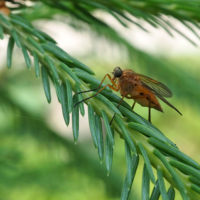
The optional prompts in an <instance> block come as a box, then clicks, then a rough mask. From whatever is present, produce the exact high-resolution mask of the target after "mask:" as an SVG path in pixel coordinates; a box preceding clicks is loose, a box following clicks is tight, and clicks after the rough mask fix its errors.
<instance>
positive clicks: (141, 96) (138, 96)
mask: <svg viewBox="0 0 200 200" xmlns="http://www.w3.org/2000/svg"><path fill="white" fill-rule="evenodd" d="M126 98H127V99H142V98H147V100H148V101H149V119H148V120H149V122H150V123H151V97H150V95H148V94H144V95H137V96H133V97H128V96H126ZM134 104H135V103H134ZM134 104H133V106H134Z"/></svg>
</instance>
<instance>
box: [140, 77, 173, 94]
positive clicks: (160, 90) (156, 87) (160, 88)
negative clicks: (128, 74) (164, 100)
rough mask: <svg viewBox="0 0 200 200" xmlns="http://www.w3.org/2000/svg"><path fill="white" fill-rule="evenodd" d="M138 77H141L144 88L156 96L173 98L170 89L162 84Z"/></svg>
mask: <svg viewBox="0 0 200 200" xmlns="http://www.w3.org/2000/svg"><path fill="white" fill-rule="evenodd" d="M136 75H137V76H139V77H140V81H141V83H142V86H143V87H145V88H146V89H148V90H150V91H151V92H153V93H154V94H155V95H158V96H162V97H172V92H171V91H170V89H169V88H168V87H166V86H165V85H163V84H162V83H160V82H158V81H156V80H154V79H151V78H149V77H147V76H144V75H141V74H136Z"/></svg>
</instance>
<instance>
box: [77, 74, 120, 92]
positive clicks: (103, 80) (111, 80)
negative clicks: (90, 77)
mask: <svg viewBox="0 0 200 200" xmlns="http://www.w3.org/2000/svg"><path fill="white" fill-rule="evenodd" d="M107 76H108V78H109V79H110V81H111V82H112V84H113V85H114V87H117V85H116V83H115V82H114V81H113V80H112V78H111V76H110V75H109V74H106V75H105V76H104V77H103V79H102V81H101V83H100V84H99V86H98V87H97V88H95V89H91V90H87V91H82V92H78V93H76V94H75V95H77V94H81V93H85V92H91V91H95V90H98V89H99V88H100V87H101V85H102V84H103V82H104V80H105V79H106V77H107Z"/></svg>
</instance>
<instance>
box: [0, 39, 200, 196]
mask: <svg viewBox="0 0 200 200" xmlns="http://www.w3.org/2000/svg"><path fill="white" fill-rule="evenodd" d="M163 37H164V36H163ZM55 39H56V38H55ZM163 39H164V38H163ZM4 42H5V41H4ZM100 42H101V41H99V43H100ZM99 43H98V44H99ZM99 47H101V46H100V44H99ZM77 48H78V47H77ZM104 48H105V47H104ZM106 48H107V47H106ZM111 48H112V49H111V50H110V51H111V52H112V50H113V49H115V50H116V51H117V53H116V54H113V55H112V54H111V55H110V58H108V57H109V56H107V57H105V58H104V55H99V52H103V51H102V50H103V49H101V48H100V49H96V51H95V50H94V49H93V50H91V49H90V50H88V51H86V52H84V53H77V54H74V55H73V56H75V57H76V58H77V59H79V60H80V61H82V62H83V63H85V64H86V65H87V66H89V67H91V68H92V70H93V71H94V72H95V74H96V77H97V78H98V79H99V80H101V79H102V78H103V76H104V75H105V74H106V73H109V72H111V71H112V70H113V68H114V67H116V66H120V67H121V68H122V69H132V70H134V71H136V72H138V73H141V74H144V75H147V76H149V77H151V78H153V79H156V80H158V81H160V82H162V83H164V84H165V85H167V86H168V87H169V88H170V89H171V90H172V92H173V94H174V95H173V97H172V98H171V99H168V100H169V102H170V103H171V104H173V105H174V106H175V107H176V108H177V109H178V110H180V112H181V113H182V114H183V116H180V115H179V114H178V113H177V112H176V111H174V110H173V109H171V108H170V107H169V106H167V105H166V104H164V103H162V102H161V105H162V107H163V110H164V113H161V112H158V111H155V110H152V123H153V124H154V125H155V126H157V127H158V128H159V129H160V130H161V131H162V132H163V133H164V134H165V135H166V136H167V137H168V138H169V139H170V140H171V141H173V142H174V143H175V144H176V145H177V146H178V148H179V149H180V150H181V151H183V152H184V153H185V154H187V155H188V156H190V157H191V158H193V159H194V160H195V161H197V162H198V163H200V155H199V152H200V145H199V143H200V76H199V75H200V66H199V65H200V64H199V54H193V55H191V54H188V53H187V52H186V53H184V54H183V55H181V54H177V55H174V56H170V55H167V53H166V54H165V55H164V54H162V55H159V58H158V56H157V55H156V56H155V54H148V53H144V52H143V51H141V50H138V49H136V50H135V54H133V55H132V56H133V57H132V58H131V59H130V58H129V57H128V56H126V53H121V52H124V51H123V50H122V49H121V50H120V48H118V47H115V46H114V47H113V46H112V47H111ZM115 50H114V51H115ZM158 51H159V50H158ZM5 52H6V49H5V47H3V46H2V47H1V54H4V53H5ZM68 53H71V52H70V50H69V49H68ZM72 54H73V53H72ZM118 55H120V56H118ZM115 58H116V59H115ZM13 59H14V60H13V66H12V68H11V70H8V69H7V68H6V64H5V59H2V62H1V66H0V70H1V71H0V200H18V199H20V200H32V199H34V200H35V199H37V200H47V199H48V200H55V199H56V200H62V199H63V200H64V199H65V200H66V199H72V200H75V199H83V200H84V199H101V200H103V199H109V200H114V199H119V198H120V193H121V189H122V185H123V181H124V178H125V174H126V162H125V153H124V141H123V140H121V139H120V138H119V136H118V135H116V137H115V140H116V144H115V149H114V160H113V170H112V172H111V174H110V176H107V172H106V167H105V162H103V163H102V164H101V163H100V161H99V159H98V154H97V152H96V149H95V148H94V146H93V142H92V139H91V136H90V131H89V128H88V127H89V126H88V125H86V124H88V122H87V114H86V116H85V117H84V118H81V126H80V133H79V140H78V143H77V144H76V145H75V144H74V142H73V139H72V130H71V125H70V126H69V127H66V126H65V123H64V120H63V117H62V111H61V106H60V105H59V104H58V102H57V97H56V94H55V90H54V88H53V86H52V87H51V92H52V103H51V104H50V105H49V104H48V103H47V101H46V98H45V94H44V91H43V86H42V81H41V78H40V79H37V78H35V73H34V69H32V70H27V69H26V67H25V65H24V61H23V58H22V55H21V53H20V52H18V50H17V49H15V51H14V58H13ZM106 82H108V80H106ZM126 101H127V102H128V103H130V104H131V105H132V101H131V100H126ZM86 110H87V109H86ZM135 111H136V112H137V113H138V114H140V115H142V116H143V117H144V118H146V119H147V118H148V109H147V108H143V107H141V106H140V105H138V104H137V105H136V107H135ZM140 161H141V162H140V166H139V168H138V171H137V175H136V179H135V180H134V183H133V186H132V191H131V196H130V199H134V200H140V199H141V196H140V195H141V177H142V166H143V165H142V159H141V160H140ZM178 199H181V198H180V197H177V200H178Z"/></svg>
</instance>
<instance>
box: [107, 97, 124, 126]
mask: <svg viewBox="0 0 200 200" xmlns="http://www.w3.org/2000/svg"><path fill="white" fill-rule="evenodd" d="M125 96H126V94H124V95H123V96H122V98H121V100H120V102H119V104H118V106H117V108H119V106H120V104H121V103H122V101H123V98H124V97H125ZM115 115H116V113H115V114H114V115H113V117H112V119H111V121H110V126H111V124H112V121H113V119H114V118H115Z"/></svg>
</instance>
